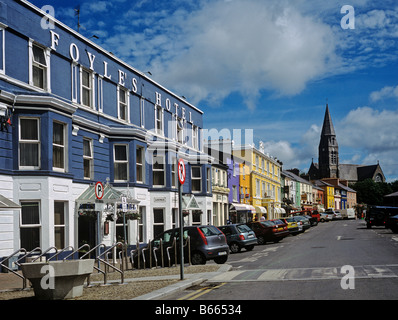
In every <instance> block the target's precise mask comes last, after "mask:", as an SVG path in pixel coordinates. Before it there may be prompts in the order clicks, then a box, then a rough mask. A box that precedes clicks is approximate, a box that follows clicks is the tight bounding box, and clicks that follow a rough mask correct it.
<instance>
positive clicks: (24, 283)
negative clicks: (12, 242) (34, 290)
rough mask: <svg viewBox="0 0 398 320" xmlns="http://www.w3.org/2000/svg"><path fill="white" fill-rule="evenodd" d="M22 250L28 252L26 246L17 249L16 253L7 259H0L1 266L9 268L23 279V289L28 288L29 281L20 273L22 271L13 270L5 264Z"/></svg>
mask: <svg viewBox="0 0 398 320" xmlns="http://www.w3.org/2000/svg"><path fill="white" fill-rule="evenodd" d="M20 252H24V253H25V254H26V253H27V251H26V249H24V248H21V249H18V250H17V251H15V252H14V253H12V254H10V255H9V256H8V257H7V258H5V259H3V260H2V261H0V266H1V267H2V268H5V269H6V270H8V271H9V272H12V273H13V274H15V275H16V276H18V277H19V278H21V279H22V281H23V284H22V286H23V289H26V282H27V281H26V278H25V277H24V276H23V275H22V274H20V273H18V272H16V271H14V270H12V269H11V268H9V267H8V266H7V265H5V264H4V263H5V262H6V261H8V260H10V259H11V258H12V257H14V256H15V255H17V254H19V253H20Z"/></svg>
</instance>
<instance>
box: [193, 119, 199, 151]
mask: <svg viewBox="0 0 398 320" xmlns="http://www.w3.org/2000/svg"><path fill="white" fill-rule="evenodd" d="M192 148H194V149H196V150H198V149H199V130H198V127H197V126H195V125H192Z"/></svg>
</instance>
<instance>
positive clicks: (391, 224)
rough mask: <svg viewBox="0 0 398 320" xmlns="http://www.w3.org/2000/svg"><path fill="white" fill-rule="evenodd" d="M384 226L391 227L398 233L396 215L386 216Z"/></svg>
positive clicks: (397, 216)
mask: <svg viewBox="0 0 398 320" xmlns="http://www.w3.org/2000/svg"><path fill="white" fill-rule="evenodd" d="M386 228H389V229H391V230H392V232H394V233H398V215H396V216H392V217H389V218H388V220H387V222H386Z"/></svg>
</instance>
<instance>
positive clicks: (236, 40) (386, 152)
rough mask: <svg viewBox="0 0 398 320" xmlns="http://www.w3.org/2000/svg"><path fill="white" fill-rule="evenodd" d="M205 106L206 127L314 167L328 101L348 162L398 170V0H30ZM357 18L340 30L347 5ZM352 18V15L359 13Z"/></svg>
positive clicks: (287, 163) (392, 176) (390, 174)
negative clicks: (248, 136) (235, 132)
mask: <svg viewBox="0 0 398 320" xmlns="http://www.w3.org/2000/svg"><path fill="white" fill-rule="evenodd" d="M31 2H32V3H33V4H35V5H36V6H38V7H40V8H41V7H42V6H43V5H47V4H48V5H52V6H53V7H54V9H55V18H57V19H58V20H60V21H62V22H63V23H65V24H67V25H69V26H70V27H72V28H74V29H75V30H76V29H77V17H76V16H75V11H74V9H75V8H76V7H77V6H78V5H80V13H81V14H80V24H81V29H80V32H81V33H82V34H83V35H85V36H86V37H91V36H92V35H96V36H97V37H98V39H94V41H95V42H96V43H97V44H99V45H101V46H102V47H103V48H105V49H106V50H108V51H111V52H113V53H114V54H115V55H116V56H118V57H119V58H121V59H123V60H124V61H126V62H127V63H129V64H130V65H132V66H133V67H135V68H137V69H139V70H141V71H143V72H146V71H150V72H151V73H152V76H151V77H152V78H153V79H154V80H155V81H157V82H159V83H160V84H162V85H164V86H165V87H167V88H169V89H171V90H172V91H174V92H175V93H176V94H178V95H181V96H185V97H186V98H187V100H188V101H190V102H191V103H193V104H194V105H196V106H197V107H199V108H200V109H202V110H203V111H204V112H205V115H204V124H205V127H206V128H207V129H211V128H215V129H217V130H221V129H223V128H227V129H230V130H232V129H253V130H254V131H253V132H254V142H255V143H256V145H257V146H258V143H259V141H263V142H264V144H265V148H266V151H267V152H269V153H270V154H271V155H273V156H274V157H277V158H278V159H280V160H282V161H283V162H284V168H285V169H288V168H293V167H297V168H299V169H301V170H302V171H307V170H308V168H309V166H310V164H311V159H312V158H314V161H315V162H317V158H318V151H317V150H318V144H319V138H320V131H321V126H322V123H323V117H324V113H325V106H326V102H327V101H328V104H329V108H330V111H331V114H332V119H333V123H334V126H335V130H336V134H337V140H338V143H339V147H340V162H341V163H355V164H376V163H377V161H380V164H381V166H382V169H383V171H384V173H385V175H386V177H387V178H388V180H389V181H392V180H396V179H398V129H397V124H398V108H397V104H398V78H397V71H398V55H397V49H398V45H397V44H398V43H397V41H398V3H397V2H396V1H394V0H390V1H374V0H372V1H371V0H348V1H347V0H345V1H334V0H330V1H316V0H311V1H310V0H295V1H287V0H266V1H265V0H199V1H198V0H195V1H191V0H175V1H159V0H157V1H156V0H138V1H131V0H113V1H88V0H86V1H85V0H80V1H60V0H51V1H49V0H47V1H41V0H37V1H31ZM347 4H348V5H350V6H352V8H353V9H354V10H355V14H354V15H353V16H351V17H355V29H343V28H342V26H341V20H342V19H343V18H344V17H345V16H346V14H347V13H348V12H345V13H341V8H342V7H343V6H344V5H347ZM348 22H353V19H351V20H349V21H348Z"/></svg>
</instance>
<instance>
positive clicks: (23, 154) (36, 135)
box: [19, 118, 40, 170]
mask: <svg viewBox="0 0 398 320" xmlns="http://www.w3.org/2000/svg"><path fill="white" fill-rule="evenodd" d="M19 168H20V169H28V170H32V169H40V120H39V119H36V118H21V119H19Z"/></svg>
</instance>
